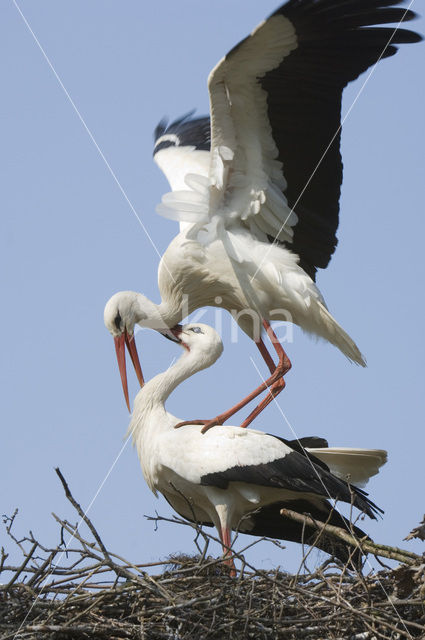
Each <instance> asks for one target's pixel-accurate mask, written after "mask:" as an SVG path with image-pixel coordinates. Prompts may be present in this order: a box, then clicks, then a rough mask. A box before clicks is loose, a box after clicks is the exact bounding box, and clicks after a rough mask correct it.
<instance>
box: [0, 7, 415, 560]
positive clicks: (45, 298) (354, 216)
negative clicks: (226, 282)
mask: <svg viewBox="0 0 425 640" xmlns="http://www.w3.org/2000/svg"><path fill="white" fill-rule="evenodd" d="M18 4H19V7H20V8H21V10H22V12H23V14H24V15H25V17H26V19H27V20H28V22H29V24H30V26H31V28H32V29H33V31H34V33H35V35H36V37H37V38H38V39H39V42H40V44H41V45H42V47H43V48H44V50H45V52H46V54H47V56H48V57H49V59H50V61H51V63H52V65H53V67H54V69H55V70H56V72H57V74H58V75H59V76H60V78H61V80H62V82H63V84H64V86H65V87H66V90H67V91H68V93H69V95H70V96H71V98H72V100H73V101H74V103H75V105H76V107H77V108H78V110H79V112H80V113H81V116H82V118H83V119H84V121H85V123H86V125H87V127H88V129H89V130H90V132H91V134H92V136H93V137H94V139H95V140H96V143H97V145H98V146H99V148H100V149H101V151H102V153H103V154H104V157H105V158H106V160H107V162H108V163H109V165H110V168H111V169H112V171H113V172H114V174H115V176H116V179H117V180H118V182H119V184H120V185H121V187H122V190H123V191H124V192H125V194H126V196H127V198H128V200H127V199H126V198H125V197H124V195H123V193H122V191H121V190H120V188H119V186H118V184H117V181H116V180H115V179H114V177H113V176H112V174H111V171H110V170H109V169H108V167H107V166H106V164H105V161H104V160H103V159H102V157H101V156H100V154H99V151H98V149H97V148H96V147H95V145H94V143H93V141H92V140H91V139H90V137H89V135H88V132H87V130H86V129H85V128H84V126H83V125H82V123H81V121H80V120H79V118H78V116H77V115H76V113H75V111H74V110H73V107H72V105H71V104H70V101H69V99H68V98H67V96H66V95H65V93H64V91H63V89H62V88H61V87H60V85H59V83H58V80H57V79H56V78H55V76H54V74H53V72H52V70H51V69H50V68H49V66H48V63H47V61H46V60H45V58H44V57H43V55H42V53H41V52H40V49H39V48H38V47H37V44H36V43H35V41H34V38H33V37H32V35H31V33H30V32H29V30H28V28H27V26H26V25H25V23H24V21H23V19H22V17H21V16H20V15H19V13H18V10H17V8H16V6H15V5H14V3H13V2H12V1H6V0H3V2H2V3H1V4H0V47H1V49H2V51H1V59H2V60H3V61H7V64H6V65H3V69H2V72H1V74H2V76H1V82H2V100H1V102H0V113H1V123H2V124H1V129H2V139H3V144H2V148H3V153H2V155H1V160H0V162H1V169H0V175H1V177H2V188H1V201H2V227H3V229H2V233H1V252H0V257H1V261H2V265H1V271H2V276H3V285H2V292H3V311H2V314H1V317H0V321H1V324H2V326H1V335H2V336H3V345H2V359H1V360H2V362H1V388H2V391H3V398H2V464H1V468H0V474H1V475H0V486H1V492H0V508H1V512H2V513H7V514H10V513H11V512H12V511H13V510H14V508H15V507H19V509H20V519H19V522H18V528H19V531H20V532H21V533H24V532H25V531H26V530H28V529H29V528H31V529H32V530H33V531H34V533H35V534H36V535H37V536H38V537H39V538H40V539H41V540H42V541H44V542H46V543H47V542H53V541H55V540H56V539H57V537H58V533H57V525H56V524H55V523H54V521H53V519H52V517H51V515H50V514H51V512H52V511H54V512H56V513H58V514H59V515H62V516H64V517H68V518H69V519H71V520H75V516H74V514H73V513H72V511H71V508H70V506H69V505H68V503H67V502H66V500H65V498H64V496H63V492H62V488H61V487H60V486H59V482H58V481H57V479H56V476H55V474H54V471H53V469H54V467H55V466H60V468H61V470H62V472H63V473H64V474H65V476H66V478H67V480H68V481H69V484H70V486H71V488H72V490H73V492H74V495H75V497H76V498H77V499H78V501H79V502H80V503H81V504H82V505H83V506H84V507H86V506H87V505H89V504H90V502H91V501H92V499H93V497H94V496H95V494H96V493H97V491H98V489H99V487H100V485H101V483H102V482H103V480H104V478H105V476H106V475H107V474H108V472H109V470H110V469H111V465H112V464H113V462H114V460H115V459H116V457H117V455H118V454H119V452H120V450H121V448H122V446H123V442H124V441H123V436H124V434H125V432H126V428H127V424H128V420H129V418H128V414H127V412H126V408H125V404H124V400H123V398H122V393H121V388H120V382H119V377H118V372H117V367H116V363H115V355H114V348H113V342H112V339H111V338H110V336H109V334H108V333H107V331H106V330H105V328H104V326H103V307H104V304H105V302H106V300H107V299H108V298H109V297H110V295H112V294H113V293H115V292H116V291H118V290H122V289H134V290H136V291H141V292H143V293H144V294H146V295H147V296H148V297H149V298H151V299H152V300H155V301H158V292H157V284H156V273H157V266H158V260H159V259H158V255H157V253H156V252H155V250H154V248H153V246H152V243H153V244H154V245H155V246H156V247H157V249H158V251H159V253H162V252H163V251H164V249H165V248H166V247H167V245H168V243H169V242H170V241H171V239H172V238H173V237H174V235H175V234H176V233H177V227H176V225H175V224H174V223H172V222H170V221H168V220H165V219H162V218H160V217H158V216H157V215H156V214H155V205H156V204H157V203H158V202H159V201H160V198H161V195H162V194H163V193H164V192H165V191H166V190H168V186H167V183H166V181H165V178H164V177H163V176H162V175H161V174H160V172H159V170H158V169H157V167H156V166H155V165H154V164H153V162H152V131H153V129H154V127H155V125H156V124H157V122H158V121H159V120H160V119H161V118H162V117H163V116H164V115H168V116H170V117H171V118H174V117H177V116H179V115H181V114H183V113H186V112H187V111H189V110H190V109H192V108H195V107H196V108H197V109H198V113H200V114H203V113H206V112H207V109H208V96H207V90H206V78H207V75H208V73H209V71H210V69H211V68H212V67H213V66H214V65H215V63H216V62H217V61H218V60H219V59H220V58H221V57H222V55H223V54H225V53H226V51H228V50H229V49H230V48H231V47H232V46H233V45H234V44H235V43H236V42H238V41H239V40H240V39H241V38H242V37H244V36H245V35H246V34H247V33H249V31H251V29H252V28H253V27H254V26H255V25H256V24H258V23H259V22H260V21H261V20H262V19H263V18H264V17H265V16H267V15H268V14H269V13H270V12H271V11H273V10H274V9H275V8H276V7H277V6H278V3H277V2H275V1H273V2H272V1H270V0H263V1H262V2H261V3H260V2H254V1H253V0H244V1H243V2H242V1H241V0H237V1H236V0H233V1H232V2H230V1H229V0H226V1H225V0H216V1H215V2H214V3H209V2H199V0H197V1H194V0H193V1H189V0H184V1H183V2H180V3H176V2H174V0H157V1H156V2H155V3H140V2H137V1H136V0H126V1H125V2H122V3H117V2H112V1H110V0H108V1H102V2H101V1H100V0H91V2H89V3H87V2H85V1H80V0H74V1H73V2H61V3H58V2H54V1H53V0H49V1H47V0H38V1H37V2H30V1H29V0H22V1H21V2H19V3H18ZM412 8H413V9H416V10H418V11H420V10H421V6H420V3H419V2H418V1H416V3H413V7H412ZM413 26H414V28H415V29H416V30H419V31H420V32H421V33H425V24H424V20H423V19H421V20H418V21H416V22H415V23H414V25H412V27H413ZM424 51H425V49H424V46H423V44H422V45H421V44H420V45H411V46H405V47H403V48H402V50H401V51H400V52H399V53H398V54H397V56H396V57H394V58H390V59H389V60H385V61H383V62H382V63H381V64H380V65H379V67H378V68H377V69H376V71H375V73H374V74H373V76H372V77H371V79H370V81H369V82H368V83H367V85H366V87H365V88H364V90H363V92H362V93H361V95H360V96H359V97H358V100H357V102H356V103H355V105H354V108H353V109H352V111H351V113H350V115H349V117H348V118H347V121H346V123H345V127H344V129H343V141H342V151H343V161H344V171H345V174H344V183H343V190H342V199H341V222H340V228H339V233H338V236H339V246H338V249H337V252H336V254H335V256H334V258H333V260H332V262H331V264H330V266H329V267H328V268H327V269H326V271H323V272H320V273H319V276H318V284H319V286H320V288H321V291H322V292H323V294H324V296H325V299H326V301H327V303H328V306H329V307H330V310H331V311H332V313H333V314H334V315H335V317H336V318H337V320H338V321H339V322H340V323H341V324H342V326H343V327H344V328H345V329H346V330H347V331H348V332H349V333H350V335H351V336H352V337H353V338H354V339H355V340H356V342H357V344H358V345H359V347H360V348H361V350H362V352H363V353H364V354H365V355H366V357H367V360H368V368H367V369H365V370H364V369H361V368H360V367H356V366H354V365H351V364H350V363H349V362H348V361H347V360H346V359H345V358H344V357H343V356H342V355H341V354H340V353H339V352H338V351H337V350H336V349H335V348H333V347H332V346H331V345H328V344H325V343H318V342H315V341H314V340H312V339H311V338H309V337H308V336H305V335H303V334H302V333H301V331H299V330H297V329H296V330H295V332H294V342H293V343H292V344H290V345H288V349H287V350H288V354H289V356H290V357H291V359H292V362H293V369H292V370H291V372H290V374H289V375H288V376H287V387H286V390H285V391H284V392H283V393H282V394H281V395H280V397H279V405H280V408H281V411H282V412H283V414H284V416H285V417H286V419H285V418H284V417H283V415H282V413H281V412H280V411H279V408H278V407H277V406H271V407H270V408H268V409H267V411H266V412H265V413H264V414H263V415H262V416H261V418H260V419H259V420H257V421H256V423H255V426H256V428H264V430H266V431H268V432H274V433H276V434H278V435H283V436H284V437H292V436H291V430H290V428H289V426H288V423H289V424H290V425H291V426H292V428H293V430H294V431H295V433H296V434H297V435H298V436H302V435H312V434H317V435H322V436H325V437H327V438H328V439H329V441H330V443H331V444H333V445H341V446H364V447H376V448H385V449H387V450H388V452H389V462H388V465H387V466H386V467H385V468H384V469H383V470H382V472H381V474H380V475H379V476H378V477H376V478H375V479H373V480H372V481H371V482H370V484H369V490H370V494H371V497H372V499H373V500H374V501H376V502H377V504H379V505H380V506H381V507H382V508H383V509H385V512H386V513H385V517H384V519H383V520H382V521H379V522H377V523H375V522H373V523H372V522H366V521H365V522H363V524H362V526H363V527H364V528H365V530H366V531H367V532H368V533H369V534H370V535H371V536H372V537H374V538H375V539H376V540H377V541H379V542H381V543H388V544H394V545H401V546H403V545H404V546H406V547H407V548H409V549H411V550H416V551H419V552H420V551H422V550H423V545H421V544H419V543H415V542H410V543H402V538H403V537H404V536H405V535H406V534H407V533H408V532H409V531H410V529H411V528H412V527H413V526H414V525H416V524H417V522H418V521H419V520H420V519H421V517H422V515H423V512H424V510H425V505H424V501H423V486H424V462H423V450H424V435H423V424H424V421H423V383H424V379H423V368H424V367H423V362H424V350H423V316H424V302H423V278H424V269H423V236H424V231H425V228H424V217H423V211H424V204H425V203H424V188H423V186H424V169H425V167H424V153H423V148H424V125H423V113H424V111H425V105H424V83H423V68H424V62H425V60H424ZM364 79H365V76H363V77H362V78H360V80H359V81H358V82H357V83H355V84H353V85H351V86H350V88H349V90H348V91H346V93H345V99H344V112H346V111H347V110H348V109H349V108H350V106H351V104H352V103H353V101H354V100H355V99H356V97H357V96H358V93H359V91H360V89H361V87H362V83H363V82H364ZM129 202H130V203H131V206H130V204H129ZM132 207H133V208H134V211H135V212H137V215H138V216H139V217H140V219H141V220H142V222H143V224H144V225H145V227H146V229H147V230H148V232H149V235H150V238H151V241H152V242H151V241H150V240H149V239H148V237H147V236H146V234H145V232H144V231H143V229H142V228H141V226H140V224H139V222H138V220H137V218H136V216H135V214H134V211H133V210H132ZM214 315H215V312H214V311H209V312H208V313H207V314H206V315H205V316H203V318H202V320H203V321H205V322H210V323H213V322H214ZM222 323H223V338H224V342H225V353H224V355H223V357H222V358H221V359H220V361H219V362H218V363H217V364H216V365H215V366H214V367H213V368H211V369H210V370H209V371H206V372H202V373H200V374H199V375H198V376H196V378H192V379H191V380H190V381H187V382H186V383H185V384H184V385H182V387H181V388H179V389H178V390H177V391H176V392H175V393H174V394H173V396H172V398H170V401H169V403H168V407H169V409H170V411H172V412H173V413H174V414H175V415H177V416H180V417H181V418H182V419H185V418H195V417H200V416H208V415H210V416H213V415H216V414H217V413H218V412H220V411H222V410H223V409H226V408H228V406H230V405H231V404H233V403H234V402H235V401H236V400H237V399H239V398H240V397H242V395H244V394H245V393H246V392H247V391H248V390H250V389H252V388H253V387H254V386H256V385H257V384H258V383H259V382H260V380H259V377H258V373H257V371H256V369H255V367H254V365H253V364H252V362H251V357H252V358H253V359H254V361H255V363H256V365H257V366H258V367H259V369H260V370H261V371H262V372H264V366H263V364H262V362H261V361H260V358H259V356H258V354H257V350H256V349H255V347H254V345H253V344H251V343H250V342H249V340H248V339H247V338H245V337H244V336H241V338H240V341H239V342H238V344H236V345H235V344H231V343H230V340H229V333H230V320H229V318H228V316H226V314H225V313H224V312H223V314H222ZM137 340H138V348H139V353H140V355H141V359H142V365H144V372H145V374H146V376H147V377H151V376H152V375H155V374H156V373H157V372H159V371H161V370H163V369H165V368H166V367H168V365H169V364H170V362H171V360H172V359H173V358H174V357H176V356H178V355H179V350H178V347H176V346H174V345H172V344H171V343H169V342H167V341H165V340H163V339H162V338H161V337H160V336H157V335H155V334H154V333H153V332H141V333H139V334H138V336H137ZM131 382H132V385H131V392H130V395H131V397H134V395H135V393H136V391H137V385H136V380H135V377H133V376H131ZM243 415H245V414H243ZM242 417H243V416H242V415H241V416H240V420H241V419H242ZM234 423H235V424H237V422H236V419H235V422H234ZM155 510H158V511H159V513H161V514H162V515H168V514H170V513H171V511H170V508H169V507H168V505H167V504H166V503H165V501H163V500H162V499H161V500H160V501H157V500H156V499H155V498H154V496H153V494H151V493H150V491H149V490H148V489H147V487H146V486H145V484H144V480H143V477H142V474H141V472H140V468H139V463H138V460H137V456H136V453H135V452H134V451H133V450H132V448H131V446H130V444H127V446H126V447H125V448H124V451H123V452H122V454H121V455H120V457H119V459H118V461H117V462H116V464H115V466H114V467H113V469H112V471H111V473H110V475H109V477H108V478H107V480H106V482H105V483H104V485H103V487H102V489H101V490H100V492H99V493H98V495H97V497H96V499H95V501H94V503H93V505H92V507H91V510H90V516H91V517H92V519H93V521H94V522H95V524H96V526H97V527H98V530H99V531H100V533H101V535H102V537H103V539H104V541H105V543H106V544H107V546H109V547H110V548H111V549H112V550H113V551H116V552H118V553H120V554H121V555H123V556H125V557H128V558H129V559H131V560H133V561H137V562H142V561H146V562H150V561H153V560H156V559H158V558H163V557H164V556H166V555H167V554H168V553H171V552H176V551H185V552H188V553H191V552H194V551H195V547H194V545H193V542H192V538H193V536H192V534H191V533H190V531H189V530H186V528H184V529H183V528H179V527H177V526H176V527H174V526H172V525H161V526H160V528H159V530H158V531H156V532H155V531H154V527H153V525H152V523H150V522H147V521H146V520H145V519H144V517H143V515H144V514H153V513H154V512H155ZM249 542H251V539H249V538H245V539H242V538H240V541H238V545H239V548H241V547H242V546H243V545H244V544H245V543H249ZM213 551H216V552H218V549H215V550H214V549H213ZM300 557H301V555H300V549H299V548H298V547H296V546H294V545H288V548H287V550H286V551H281V550H278V549H276V548H274V547H272V546H271V545H270V544H267V543H262V544H261V545H257V546H256V547H255V548H254V549H253V550H252V551H250V552H249V553H248V558H249V559H250V560H251V561H253V562H254V563H255V564H256V565H257V566H259V567H269V566H276V565H278V564H280V565H281V566H282V567H283V568H285V569H289V570H293V569H296V568H297V566H298V563H299V560H300ZM320 557H321V556H319V555H318V554H316V555H315V556H314V558H313V561H312V562H313V564H314V562H315V561H319V560H320Z"/></svg>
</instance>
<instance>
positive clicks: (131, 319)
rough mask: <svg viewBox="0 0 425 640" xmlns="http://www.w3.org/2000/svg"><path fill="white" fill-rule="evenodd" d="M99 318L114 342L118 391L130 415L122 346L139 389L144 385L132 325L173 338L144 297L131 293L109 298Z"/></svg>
mask: <svg viewBox="0 0 425 640" xmlns="http://www.w3.org/2000/svg"><path fill="white" fill-rule="evenodd" d="M103 318H104V322H105V326H106V328H107V329H108V331H109V333H110V334H111V335H112V336H113V338H114V342H115V350H116V354H117V360H118V367H119V370H120V376H121V382H122V387H123V391H124V396H125V400H126V403H127V407H128V410H129V411H130V402H129V399H128V384H127V371H126V366H125V346H126V345H127V349H128V352H129V354H130V358H131V361H132V363H133V366H134V369H135V371H136V374H137V378H138V380H139V382H140V385H141V386H143V385H144V379H143V373H142V368H141V366H140V361H139V356H138V354H137V349H136V343H135V340H134V327H135V325H136V324H138V325H140V326H142V327H149V328H150V329H156V330H157V331H159V332H160V333H162V334H164V335H166V336H167V337H170V338H171V339H173V340H175V339H176V338H175V336H174V334H173V333H171V331H170V329H169V327H167V326H166V325H165V323H164V321H163V320H162V317H161V314H160V313H159V310H158V306H157V305H156V304H154V303H153V302H152V301H151V300H149V299H148V298H146V296H144V295H142V294H141V293H136V292H135V291H120V292H118V293H116V294H115V295H113V296H112V298H110V299H109V300H108V302H107V303H106V306H105V310H104V313H103Z"/></svg>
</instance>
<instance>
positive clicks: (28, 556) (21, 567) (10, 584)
mask: <svg viewBox="0 0 425 640" xmlns="http://www.w3.org/2000/svg"><path fill="white" fill-rule="evenodd" d="M37 547H38V542H34V544H33V545H32V547H31V549H30V551H29V553H28V554H25V555H26V557H25V560H24V561H23V563H22V564H21V566H20V567H19V569H18V570H17V572H16V573H15V575H14V576H12V578H11V579H10V580H9V582H8V583H7V585H6V587H5V591H7V590H8V589H9V588H10V587H11V586H12V584H13V583H14V582H16V580H17V579H18V578H19V576H20V575H21V573H22V571H23V570H24V569H25V567H26V566H27V564H28V562H29V561H30V560H31V558H32V556H33V554H34V551H35V550H36V549H37Z"/></svg>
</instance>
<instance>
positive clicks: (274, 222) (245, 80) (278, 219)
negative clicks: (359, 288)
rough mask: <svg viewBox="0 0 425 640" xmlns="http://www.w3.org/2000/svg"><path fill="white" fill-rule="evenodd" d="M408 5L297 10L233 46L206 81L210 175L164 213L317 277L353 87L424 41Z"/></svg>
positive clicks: (361, 3) (339, 4)
mask: <svg viewBox="0 0 425 640" xmlns="http://www.w3.org/2000/svg"><path fill="white" fill-rule="evenodd" d="M398 4H400V0H289V2H287V3H286V4H284V5H283V6H281V7H280V8H279V9H278V10H277V11H276V12H275V13H273V14H272V15H271V16H270V17H269V18H268V19H267V20H265V21H264V22H263V23H262V24H260V25H259V26H258V27H257V28H256V29H255V30H254V31H253V32H252V34H251V35H250V36H248V37H247V38H245V40H243V41H242V42H240V43H239V44H238V45H237V46H236V47H234V48H233V49H232V50H231V51H230V52H229V53H228V54H227V55H226V56H225V57H224V58H223V59H222V60H221V61H220V62H219V63H218V64H217V66H216V67H215V68H214V69H213V71H212V72H211V74H210V77H209V81H208V88H209V93H210V107H211V151H210V158H209V175H208V178H207V177H206V176H205V171H203V172H199V173H197V172H196V171H195V172H194V173H195V174H197V175H194V173H189V174H187V175H186V176H185V184H186V186H189V188H190V190H189V191H188V190H187V189H183V190H181V191H176V192H174V193H173V194H168V195H167V196H165V199H164V203H163V207H162V209H161V213H163V214H164V215H166V216H167V217H174V218H175V219H178V220H181V221H182V220H183V221H186V222H192V223H196V222H197V223H208V222H209V221H211V220H212V219H213V217H214V216H215V215H218V216H219V219H220V220H221V224H224V226H225V228H227V229H230V228H231V227H233V228H235V227H238V228H241V227H242V228H245V229H247V230H249V231H250V233H251V234H253V235H254V236H255V237H256V238H258V239H260V240H264V241H269V242H274V241H277V242H280V243H284V244H285V245H286V246H287V247H288V248H290V249H291V251H293V252H294V253H296V254H297V255H298V256H299V258H300V264H301V266H302V267H303V268H304V269H305V270H306V271H307V272H308V273H309V274H310V275H311V276H312V277H314V274H315V271H316V269H317V268H318V267H322V268H323V267H326V266H327V264H328V262H329V260H330V257H331V255H332V253H333V252H334V250H335V247H336V243H337V239H336V230H337V227H338V213H339V197H340V188H341V182H342V161H341V155H340V121H341V96H342V91H343V89H344V87H345V86H346V85H347V83H348V82H350V81H351V80H354V79H355V78H357V77H358V76H359V75H360V74H361V73H362V72H363V71H365V70H366V69H368V67H370V66H371V65H373V64H374V63H376V62H377V61H378V60H379V59H380V58H384V57H388V56H391V55H393V54H394V53H396V51H397V45H398V44H401V43H409V42H417V41H419V40H420V39H421V38H420V36H419V35H418V34H416V33H414V32H412V31H409V30H406V29H400V28H398V29H396V28H395V27H383V26H379V27H378V26H375V25H384V24H388V23H399V22H401V21H402V20H403V21H405V20H410V19H412V18H413V17H415V14H414V13H413V12H411V11H408V10H405V9H403V8H400V7H397V6H395V5H398Z"/></svg>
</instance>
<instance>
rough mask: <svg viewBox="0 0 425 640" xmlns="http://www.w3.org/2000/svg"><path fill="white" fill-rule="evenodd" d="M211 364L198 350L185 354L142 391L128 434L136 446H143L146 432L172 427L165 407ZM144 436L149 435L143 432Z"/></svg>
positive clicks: (138, 397)
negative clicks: (182, 386) (177, 390)
mask: <svg viewBox="0 0 425 640" xmlns="http://www.w3.org/2000/svg"><path fill="white" fill-rule="evenodd" d="M210 364H211V362H209V361H208V358H206V357H205V355H204V354H202V353H196V351H195V350H194V351H190V352H189V351H185V352H184V353H183V355H182V356H181V357H180V358H179V359H178V360H177V362H176V363H175V364H173V365H172V366H171V367H170V368H169V369H167V371H164V372H163V373H160V374H158V375H157V376H155V377H154V378H152V380H149V382H147V383H146V384H145V386H144V387H143V388H142V389H141V390H140V391H139V393H138V394H137V396H136V399H135V401H134V410H133V415H132V419H131V422H130V425H129V428H128V433H129V434H130V433H131V434H132V436H133V443H135V444H137V446H139V441H140V436H141V435H142V432H146V431H147V430H149V431H152V436H154V433H159V432H161V431H164V430H168V429H170V428H172V425H173V424H174V423H175V420H174V416H172V415H171V414H168V413H167V411H166V410H165V407H164V404H165V402H166V400H167V398H168V397H169V395H170V394H171V393H172V392H173V391H174V389H175V388H176V387H178V385H179V384H180V383H181V382H183V381H184V380H186V379H187V378H189V377H190V376H192V375H193V374H194V373H197V372H198V371H200V370H201V369H205V368H206V367H208V366H209V365H210ZM143 435H146V434H145V433H143Z"/></svg>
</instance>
